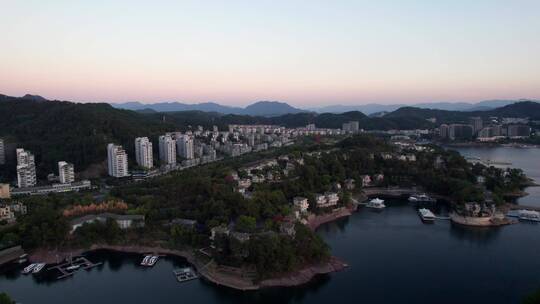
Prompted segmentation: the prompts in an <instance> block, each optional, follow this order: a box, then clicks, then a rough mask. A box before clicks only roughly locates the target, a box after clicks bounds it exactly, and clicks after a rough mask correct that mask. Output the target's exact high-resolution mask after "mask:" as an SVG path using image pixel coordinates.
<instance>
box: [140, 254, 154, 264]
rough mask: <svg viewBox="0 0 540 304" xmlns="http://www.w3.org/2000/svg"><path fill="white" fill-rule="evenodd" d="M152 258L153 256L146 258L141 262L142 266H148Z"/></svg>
mask: <svg viewBox="0 0 540 304" xmlns="http://www.w3.org/2000/svg"><path fill="white" fill-rule="evenodd" d="M151 258H152V256H151V255H147V256H145V257H144V259H143V260H142V261H141V266H148V263H149V262H150V259H151Z"/></svg>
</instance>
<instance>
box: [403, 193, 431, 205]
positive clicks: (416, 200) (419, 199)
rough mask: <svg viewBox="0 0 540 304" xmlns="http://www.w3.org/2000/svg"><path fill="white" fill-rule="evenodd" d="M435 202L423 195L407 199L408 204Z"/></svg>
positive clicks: (415, 195)
mask: <svg viewBox="0 0 540 304" xmlns="http://www.w3.org/2000/svg"><path fill="white" fill-rule="evenodd" d="M436 201H437V200H436V199H434V198H432V197H430V196H429V195H427V194H425V193H422V194H414V195H411V196H410V197H409V202H411V203H435V202H436Z"/></svg>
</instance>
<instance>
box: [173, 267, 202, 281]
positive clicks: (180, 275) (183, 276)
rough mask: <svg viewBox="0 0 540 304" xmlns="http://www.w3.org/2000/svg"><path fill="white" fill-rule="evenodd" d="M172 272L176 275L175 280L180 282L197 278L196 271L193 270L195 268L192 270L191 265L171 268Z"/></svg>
mask: <svg viewBox="0 0 540 304" xmlns="http://www.w3.org/2000/svg"><path fill="white" fill-rule="evenodd" d="M173 274H174V276H175V277H176V280H177V281H178V282H180V283H183V282H187V281H191V280H195V279H198V278H199V276H198V275H197V272H195V270H193V268H191V267H186V268H180V269H176V270H173Z"/></svg>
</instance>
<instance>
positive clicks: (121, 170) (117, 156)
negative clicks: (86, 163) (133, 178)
mask: <svg viewBox="0 0 540 304" xmlns="http://www.w3.org/2000/svg"><path fill="white" fill-rule="evenodd" d="M107 165H108V170H109V175H110V176H113V177H124V176H128V175H129V173H128V156H127V153H126V151H124V149H123V148H122V146H118V145H115V144H108V145H107Z"/></svg>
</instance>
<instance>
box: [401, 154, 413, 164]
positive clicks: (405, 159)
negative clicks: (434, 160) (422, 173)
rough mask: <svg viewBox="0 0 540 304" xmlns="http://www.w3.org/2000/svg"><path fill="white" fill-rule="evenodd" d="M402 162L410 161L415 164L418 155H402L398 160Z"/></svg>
mask: <svg viewBox="0 0 540 304" xmlns="http://www.w3.org/2000/svg"><path fill="white" fill-rule="evenodd" d="M398 159H399V160H401V161H408V162H415V161H416V155H414V154H402V155H400V156H399V158H398Z"/></svg>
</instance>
